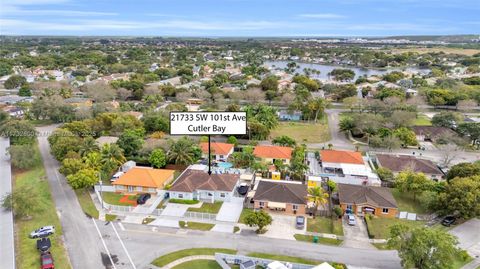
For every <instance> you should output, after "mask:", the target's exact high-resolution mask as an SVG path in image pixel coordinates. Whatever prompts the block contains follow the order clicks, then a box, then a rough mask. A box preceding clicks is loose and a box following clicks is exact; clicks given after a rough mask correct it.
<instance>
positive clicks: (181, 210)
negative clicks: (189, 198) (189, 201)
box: [162, 203, 190, 217]
mask: <svg viewBox="0 0 480 269" xmlns="http://www.w3.org/2000/svg"><path fill="white" fill-rule="evenodd" d="M189 207H190V205H184V204H175V203H168V204H167V206H166V207H165V208H164V209H163V211H162V216H171V217H183V215H185V212H187V209H188V208H189Z"/></svg>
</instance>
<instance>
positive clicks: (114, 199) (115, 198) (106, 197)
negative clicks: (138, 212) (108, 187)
mask: <svg viewBox="0 0 480 269" xmlns="http://www.w3.org/2000/svg"><path fill="white" fill-rule="evenodd" d="M102 198H103V201H104V202H105V203H107V204H111V205H120V206H136V205H137V198H138V195H125V194H121V193H116V192H102Z"/></svg>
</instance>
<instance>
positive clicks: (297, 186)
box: [252, 179, 308, 215]
mask: <svg viewBox="0 0 480 269" xmlns="http://www.w3.org/2000/svg"><path fill="white" fill-rule="evenodd" d="M307 196H308V192H307V185H305V184H302V183H300V182H296V181H280V180H266V179H262V180H260V181H259V182H258V185H257V187H256V190H255V195H254V196H253V198H252V200H253V201H254V208H255V209H269V210H272V211H276V212H277V211H278V212H284V213H286V214H298V215H304V214H305V211H306V207H307V202H308V201H307Z"/></svg>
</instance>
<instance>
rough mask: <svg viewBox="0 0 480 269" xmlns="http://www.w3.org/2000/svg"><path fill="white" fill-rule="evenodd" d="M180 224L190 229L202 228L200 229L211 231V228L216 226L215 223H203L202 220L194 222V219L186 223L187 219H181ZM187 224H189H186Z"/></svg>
mask: <svg viewBox="0 0 480 269" xmlns="http://www.w3.org/2000/svg"><path fill="white" fill-rule="evenodd" d="M178 224H179V225H180V227H181V228H186V229H190V230H200V231H210V229H212V228H213V226H215V224H211V223H202V222H193V221H188V222H186V223H185V221H179V222H178ZM185 224H187V226H185Z"/></svg>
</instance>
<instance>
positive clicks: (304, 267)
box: [215, 253, 315, 269]
mask: <svg viewBox="0 0 480 269" xmlns="http://www.w3.org/2000/svg"><path fill="white" fill-rule="evenodd" d="M215 260H216V261H217V262H218V263H219V264H220V265H221V266H222V268H227V267H226V266H225V265H224V264H225V263H227V264H241V263H244V262H246V261H253V262H254V263H255V265H257V266H262V268H267V266H268V264H270V263H272V262H274V261H275V260H270V259H262V258H255V257H248V256H242V255H230V254H223V253H215ZM281 263H283V264H284V265H286V266H287V268H291V269H311V268H313V267H315V265H308V264H302V263H290V262H281ZM224 266H225V267H224ZM227 266H228V265H227Z"/></svg>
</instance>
